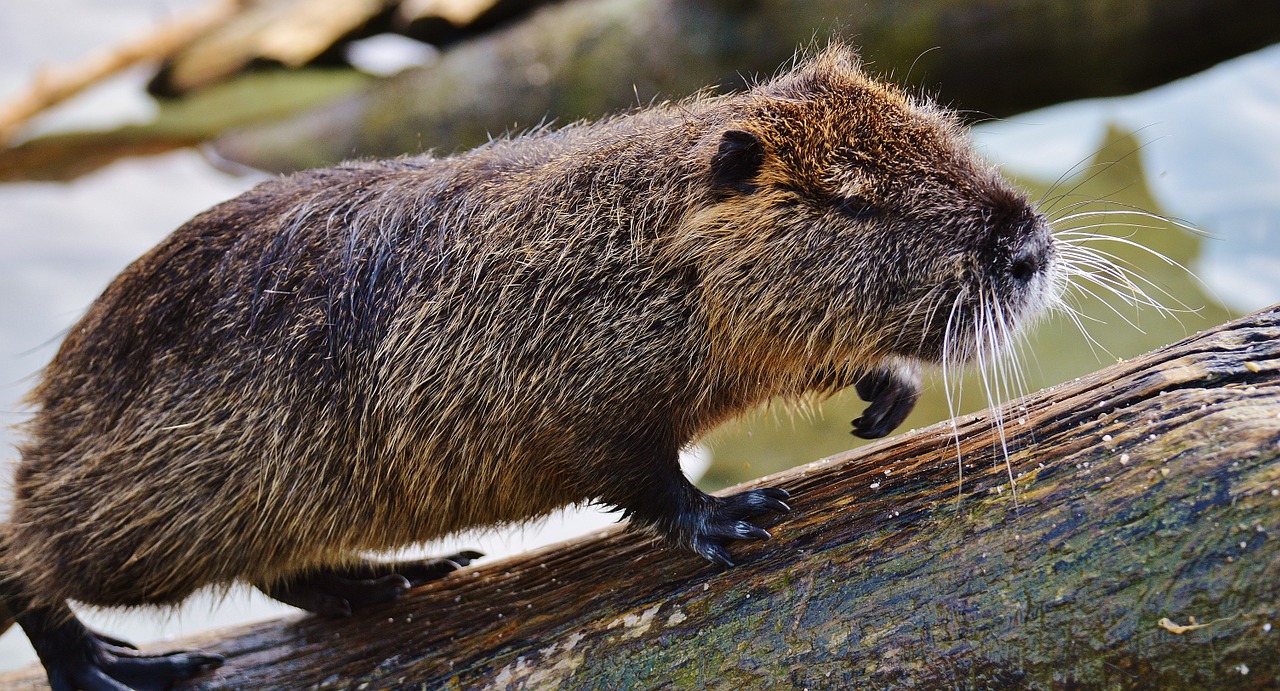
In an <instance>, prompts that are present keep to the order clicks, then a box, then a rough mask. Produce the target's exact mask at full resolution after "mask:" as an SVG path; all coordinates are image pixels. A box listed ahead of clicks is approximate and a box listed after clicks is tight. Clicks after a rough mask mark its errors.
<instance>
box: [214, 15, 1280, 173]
mask: <svg viewBox="0 0 1280 691" xmlns="http://www.w3.org/2000/svg"><path fill="white" fill-rule="evenodd" d="M831 34H835V35H841V36H845V37H847V38H848V40H850V41H851V42H853V43H854V44H855V45H858V46H860V47H861V48H862V50H863V52H864V55H865V56H866V58H867V59H868V61H869V62H870V63H871V68H872V69H873V70H874V71H875V72H878V73H882V74H894V75H896V78H897V79H899V80H902V79H906V80H908V81H909V82H911V83H912V85H913V88H914V87H920V88H923V89H925V90H927V91H928V92H930V93H936V94H939V95H940V96H941V98H942V100H943V101H944V102H946V103H949V104H952V105H955V106H957V107H960V108H967V109H974V110H976V111H979V112H980V113H982V114H990V115H1011V114H1014V113H1018V112H1022V111H1025V110H1030V109H1032V108H1036V107H1040V106H1045V105H1050V104H1053V103H1059V102H1062V101H1067V100H1072V99H1079V98H1087V97H1098V96H1112V95H1119V94H1127V93H1133V92H1135V91H1139V90H1141V89H1146V88H1150V87H1154V86H1157V85H1159V84H1164V83H1166V82H1169V81H1172V80H1173V79H1176V78H1179V77H1183V76H1186V75H1189V74H1192V73H1194V72H1196V71H1199V70H1202V69H1205V68H1207V67H1209V66H1211V65H1213V64H1216V63H1217V62H1219V61H1222V60H1225V59H1228V58H1230V57H1234V56H1237V55H1241V54H1243V53H1246V52H1249V51H1252V50H1256V49H1258V48H1262V47H1264V46H1267V45H1270V44H1271V43H1274V42H1276V41H1280V3H1277V2H1274V0H1229V1H1225V2H1224V1H1222V0H1183V1H1181V2H1177V3H1168V2H1161V1H1160V0H1067V1H1064V0H1018V1H1016V2H1014V1H1010V0H967V1H965V2H955V1H954V0H917V1H915V2H897V1H896V0H865V1H864V0H858V1H857V2H851V1H850V0H817V1H808V0H806V1H804V2H797V1H796V0H577V1H572V2H564V3H561V4H557V5H552V6H550V7H547V8H544V9H542V10H540V11H538V12H535V13H534V14H533V15H531V16H530V17H529V18H527V19H525V20H524V21H522V22H520V23H518V24H517V25H514V26H512V27H510V28H508V29H506V30H503V31H498V32H494V33H493V34H490V35H488V36H485V37H482V38H479V39H476V40H474V41H470V42H467V43H463V44H460V45H457V46H455V47H453V48H451V49H450V50H448V51H446V52H445V53H443V55H442V56H441V59H440V60H439V61H438V62H436V63H435V64H433V65H431V66H428V67H425V68H422V69H415V70H410V71H407V72H405V73H403V74H401V75H399V76H397V77H395V78H392V79H390V80H387V81H385V82H384V83H382V84H381V85H379V86H377V87H375V88H373V89H371V90H370V91H369V92H367V93H365V94H362V95H359V96H355V97H351V98H349V99H344V100H343V101H342V102H340V103H337V104H334V105H331V106H327V107H325V108H321V109H319V110H317V111H314V112H312V113H309V114H305V115H303V116H300V117H298V118H293V119H290V120H288V121H285V122H282V123H278V124H266V125H258V126H254V127H252V128H249V129H246V130H244V131H240V132H233V133H229V134H228V135H225V136H223V137H221V138H219V139H218V140H217V141H216V142H215V147H214V148H215V149H216V150H217V152H218V154H219V155H220V156H222V157H225V158H227V159H229V160H233V161H237V162H239V163H243V164H246V165H249V166H252V167H255V168H260V169H263V170H273V171H287V170H295V169H299V168H307V167H313V166H317V165H324V164H328V163H333V162H336V161H339V160H344V159H347V158H351V157H353V156H357V157H386V156H398V155H401V154H404V153H413V152H417V151H421V150H423V149H426V148H435V149H437V150H439V151H443V152H449V151H454V150H461V149H466V148H470V147H473V146H475V145H477V144H480V143H482V142H484V141H485V140H487V139H488V138H489V137H490V136H491V135H496V134H500V133H502V132H504V131H508V130H512V129H514V130H520V129H523V128H528V127H531V126H533V125H536V124H538V123H539V122H542V121H543V120H546V119H548V118H550V119H555V120H557V121H559V122H568V121H572V120H575V119H579V118H595V117H599V116H601V115H604V114H606V113H610V112H613V111H616V110H619V109H623V108H628V107H634V106H635V105H636V104H637V103H647V102H649V101H650V100H651V99H654V98H682V97H684V96H686V95H687V94H690V93H693V92H695V91H696V90H698V89H700V88H703V87H705V86H707V85H708V84H712V85H720V86H723V87H731V88H740V87H741V86H742V85H743V83H744V77H745V76H750V75H761V74H763V75H768V74H771V73H773V72H774V71H775V70H777V69H778V66H779V65H780V64H782V63H783V62H785V61H786V60H787V59H789V58H790V57H791V56H792V55H793V53H794V52H795V51H796V48H797V47H798V46H804V45H809V44H811V43H813V42H814V41H818V42H822V41H824V40H825V38H826V37H827V36H828V35H831Z"/></svg>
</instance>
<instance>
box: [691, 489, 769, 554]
mask: <svg viewBox="0 0 1280 691" xmlns="http://www.w3.org/2000/svg"><path fill="white" fill-rule="evenodd" d="M790 496H791V495H790V494H789V493H788V492H787V491H786V490H782V489H777V488H773V487H770V488H766V489H753V490H747V491H746V492H740V493H738V494H732V495H729V496H727V497H710V499H712V500H713V501H712V502H710V503H709V504H708V505H707V508H706V509H705V513H704V514H703V515H702V516H701V517H700V518H699V520H698V522H697V524H696V526H695V527H694V529H693V534H692V536H691V539H690V544H691V546H692V547H693V550H694V551H695V552H697V553H698V554H701V555H702V556H704V557H706V558H707V559H709V560H711V561H713V562H719V563H721V564H724V565H725V566H733V565H734V564H733V561H732V560H730V559H729V552H728V551H727V550H725V546H727V545H728V543H729V541H730V540H764V539H767V538H769V537H770V535H769V532H768V531H766V530H765V529H763V528H760V527H757V526H755V525H753V524H752V523H750V522H748V521H747V520H746V519H748V518H754V517H756V516H760V515H763V514H766V513H785V512H787V511H790V510H791V507H790V506H787V504H786V502H784V501H783V499H786V498H787V497H790Z"/></svg>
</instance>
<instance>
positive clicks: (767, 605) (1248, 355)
mask: <svg viewBox="0 0 1280 691" xmlns="http://www.w3.org/2000/svg"><path fill="white" fill-rule="evenodd" d="M1005 419H1006V423H1007V429H1008V435H1009V437H1008V443H1009V449H1010V457H1009V462H1010V463H1012V468H1013V471H1014V472H1015V473H1016V475H1017V478H1018V480H1017V485H1018V493H1017V499H1016V500H1015V499H1014V497H1013V494H1012V492H1010V491H1009V490H1008V475H1007V471H1006V468H1005V465H1004V461H1003V460H1002V457H1001V455H1000V454H999V453H998V452H997V447H998V443H997V441H996V438H995V436H994V435H993V431H992V418H991V417H990V415H989V414H979V415H974V416H968V417H965V418H961V419H959V420H958V421H957V425H956V430H957V434H958V444H959V448H960V452H961V454H962V457H963V458H964V460H965V472H964V478H963V483H961V482H960V478H959V474H958V473H957V466H956V445H957V441H956V437H953V435H952V433H951V431H950V430H951V427H950V425H949V424H942V425H936V426H934V427H931V428H928V429H925V430H923V431H920V432H916V433H911V434H907V435H903V436H900V437H897V438H892V439H889V440H886V441H884V442H882V443H879V444H876V445H873V446H870V447H866V448H865V449H863V450H860V451H857V452H853V453H848V454H844V455H840V456H836V457H833V458H829V459H826V460H824V461H820V462H817V463H814V464H811V465H808V466H804V467H801V468H797V469H794V470H792V471H789V472H787V473H783V474H780V475H777V476H774V477H771V478H766V479H763V480H760V481H758V482H757V483H753V484H766V485H773V486H781V487H785V488H786V489H788V490H790V491H791V492H792V493H793V495H794V502H793V507H794V510H793V512H792V513H791V514H790V515H788V516H786V517H784V518H782V519H780V520H778V521H776V522H775V523H773V524H772V525H770V529H771V530H772V531H773V535H774V537H773V539H771V540H769V541H767V542H760V543H753V544H749V545H742V546H739V547H738V548H737V549H735V550H734V551H735V554H736V556H737V558H738V560H739V562H740V566H738V567H737V568H734V569H729V570H723V569H720V568H716V567H713V566H711V565H710V564H707V563H705V562H703V561H701V560H700V559H698V558H696V557H693V556H692V555H690V554H685V553H678V552H673V551H671V550H669V549H665V548H663V547H662V546H660V545H658V544H656V543H655V542H654V541H653V540H652V539H650V538H647V537H645V536H642V535H639V534H636V533H633V532H629V531H627V530H625V529H622V528H621V527H620V528H617V529H613V530H609V531H606V532H604V533H602V534H599V535H594V536H589V537H586V538H584V539H581V540H578V541H576V542H571V543H567V544H565V545H561V546H557V547H552V548H548V549H544V550H542V551H539V552H535V553H531V554H527V555H524V556H519V557H515V558H512V559H509V560H507V561H503V562H500V563H495V564H489V565H485V566H481V567H479V568H473V569H469V570H466V571H464V572H460V573H458V574H455V575H453V576H451V577H449V578H446V579H444V580H442V581H439V582H437V583H434V584H431V585H429V586H427V587H424V588H421V589H419V590H417V591H415V592H413V593H411V594H410V596H408V597H407V598H406V599H404V600H403V601H401V602H398V603H396V604H395V605H394V606H389V607H385V608H382V609H379V610H377V611H372V612H369V613H367V614H363V615H359V616H355V617H352V618H350V619H346V620H338V621H335V620H324V619H318V618H311V617H306V618H294V619H288V620H282V621H278V622H273V623H267V624H262V625H259V626H252V627H247V628H243V629H239V630H234V631H224V632H220V633H215V634H211V635H209V636H207V637H205V638H204V639H202V640H198V641H187V642H184V643H193V644H197V645H200V646H201V647H203V648H204V649H206V650H211V651H216V652H219V653H222V654H224V655H227V656H228V662H227V664H226V665H225V666H224V667H223V668H222V669H220V670H219V671H217V672H216V673H214V674H213V675H211V676H209V677H208V678H204V679H201V680H200V681H199V683H197V684H195V685H194V686H195V687H196V688H203V689H214V688H279V687H284V686H287V687H291V688H299V687H309V686H318V687H332V688H392V687H396V688H400V687H405V686H410V687H416V686H420V687H423V688H437V687H441V688H458V689H463V688H465V689H472V688H554V687H557V686H560V687H563V688H601V689H615V688H659V687H675V688H723V689H742V688H779V687H792V686H794V687H796V688H801V687H806V688H815V689H816V688H890V687H892V688H898V687H904V686H906V687H910V686H916V687H924V688H937V687H941V686H946V687H955V688H973V687H988V688H990V687H998V688H1007V687H1014V688H1020V687H1031V688H1077V687H1083V688H1163V689H1170V688H1187V689H1192V688H1194V689H1203V688H1276V687H1277V685H1280V601H1278V600H1277V595H1280V306H1277V307H1276V308H1272V309H1271V310H1268V311H1265V312H1261V313H1258V314H1255V315H1252V316H1249V317H1246V318H1243V319H1241V320H1238V321H1236V322H1234V323H1231V324H1228V325H1226V326H1223V327H1220V328H1217V329H1215V330H1212V331H1209V332H1205V333H1203V334H1200V335H1197V336H1194V337H1192V338H1189V339H1186V340H1184V341H1182V342H1180V343H1177V344H1174V345H1172V346H1169V347H1167V348H1164V349H1161V350H1159V351H1157V352H1154V353H1151V354H1149V355H1146V356H1143V357H1141V358H1137V359H1135V360H1131V361H1128V362H1123V363H1119V364H1116V365H1114V366H1111V367H1108V368H1106V369H1104V370H1102V371H1100V372H1098V373H1095V374H1093V375H1090V376H1088V377H1084V378H1082V379H1079V380H1076V381H1074V382H1070V383H1068V384H1065V385H1062V386H1059V387H1056V388H1054V389H1051V390H1046V391H1042V392H1040V393H1037V394H1034V395H1032V396H1029V397H1027V398H1024V399H1022V400H1020V401H1018V402H1017V403H1016V404H1015V405H1013V406H1011V407H1010V408H1009V410H1008V412H1007V413H1006V416H1005ZM37 678H38V673H37V671H35V670H30V671H28V672H26V673H25V675H24V676H21V677H20V679H19V677H9V678H8V679H7V681H8V682H10V683H12V684H14V685H18V686H21V685H22V684H31V683H34V682H33V681H32V680H33V679H37Z"/></svg>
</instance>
